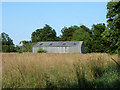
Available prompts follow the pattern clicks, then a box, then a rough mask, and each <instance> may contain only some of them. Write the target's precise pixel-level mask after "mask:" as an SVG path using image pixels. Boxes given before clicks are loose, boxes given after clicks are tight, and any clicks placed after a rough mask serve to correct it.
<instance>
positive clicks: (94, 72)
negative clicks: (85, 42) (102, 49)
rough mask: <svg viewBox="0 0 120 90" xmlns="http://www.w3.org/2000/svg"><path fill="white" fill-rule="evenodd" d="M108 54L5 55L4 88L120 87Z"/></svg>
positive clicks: (118, 70) (119, 74)
mask: <svg viewBox="0 0 120 90" xmlns="http://www.w3.org/2000/svg"><path fill="white" fill-rule="evenodd" d="M111 57H112V58H114V59H115V60H118V56H117V55H108V54H105V53H104V54H94V53H93V54H49V53H42V54H32V53H26V54H15V53H14V54H12V53H11V54H6V53H3V54H2V75H3V76H2V87H3V88H120V68H119V65H117V64H116V62H118V61H116V62H114V61H113V60H112V59H111ZM118 63H119V62H118Z"/></svg>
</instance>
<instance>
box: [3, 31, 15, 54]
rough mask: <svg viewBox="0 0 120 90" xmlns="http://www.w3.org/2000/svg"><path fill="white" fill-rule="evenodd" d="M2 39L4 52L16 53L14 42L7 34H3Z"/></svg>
mask: <svg viewBox="0 0 120 90" xmlns="http://www.w3.org/2000/svg"><path fill="white" fill-rule="evenodd" d="M1 37H2V51H3V52H13V51H14V44H13V40H12V39H11V38H10V37H9V35H8V34H6V33H5V32H3V33H1Z"/></svg>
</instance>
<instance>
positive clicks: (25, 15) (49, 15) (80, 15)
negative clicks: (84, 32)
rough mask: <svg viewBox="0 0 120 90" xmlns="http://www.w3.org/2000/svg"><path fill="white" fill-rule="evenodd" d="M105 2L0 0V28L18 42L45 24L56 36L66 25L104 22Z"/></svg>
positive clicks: (86, 24)
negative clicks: (0, 23)
mask: <svg viewBox="0 0 120 90" xmlns="http://www.w3.org/2000/svg"><path fill="white" fill-rule="evenodd" d="M106 5H107V2H2V32H5V33H7V34H8V35H9V37H10V38H11V39H12V40H13V42H14V44H15V45H19V42H20V41H22V40H31V34H32V32H34V31H35V30H36V29H39V28H43V27H44V26H45V24H48V25H50V26H51V27H52V28H53V29H55V31H56V33H57V36H59V35H60V34H61V29H62V28H63V27H64V26H66V27H70V26H73V25H77V26H80V25H85V26H87V27H88V28H90V29H91V27H92V25H93V24H98V23H105V24H106V14H107V8H106Z"/></svg>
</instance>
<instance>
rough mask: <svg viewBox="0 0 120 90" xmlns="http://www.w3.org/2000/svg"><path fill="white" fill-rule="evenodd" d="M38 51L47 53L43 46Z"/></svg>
mask: <svg viewBox="0 0 120 90" xmlns="http://www.w3.org/2000/svg"><path fill="white" fill-rule="evenodd" d="M37 52H38V53H47V51H46V50H43V49H42V48H39V49H38V51H37Z"/></svg>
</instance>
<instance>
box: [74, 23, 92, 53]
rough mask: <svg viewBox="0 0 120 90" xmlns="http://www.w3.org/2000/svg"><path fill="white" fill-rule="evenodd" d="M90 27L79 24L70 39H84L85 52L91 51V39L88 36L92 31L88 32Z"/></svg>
mask: <svg viewBox="0 0 120 90" xmlns="http://www.w3.org/2000/svg"><path fill="white" fill-rule="evenodd" d="M90 32H91V31H90V29H89V28H87V27H86V26H84V25H81V26H80V27H79V28H78V29H77V30H76V31H75V32H74V33H73V37H72V41H84V45H85V52H86V53H90V52H91V46H92V45H91V40H92V38H91V37H90V36H91V34H92V33H90Z"/></svg>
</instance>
